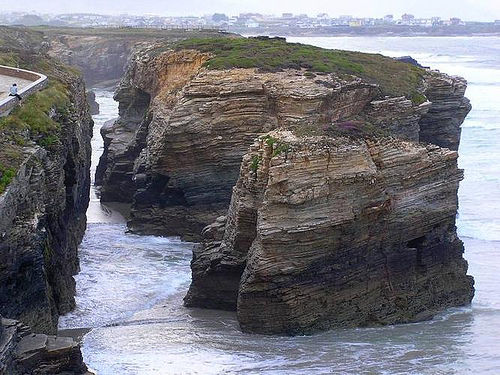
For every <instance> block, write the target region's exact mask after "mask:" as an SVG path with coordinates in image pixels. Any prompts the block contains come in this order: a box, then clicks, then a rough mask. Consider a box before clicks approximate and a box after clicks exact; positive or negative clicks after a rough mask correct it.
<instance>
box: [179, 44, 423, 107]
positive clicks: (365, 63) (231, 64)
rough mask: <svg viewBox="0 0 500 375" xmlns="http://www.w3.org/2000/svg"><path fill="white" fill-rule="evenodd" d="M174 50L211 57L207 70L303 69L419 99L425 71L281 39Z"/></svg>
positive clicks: (378, 57)
mask: <svg viewBox="0 0 500 375" xmlns="http://www.w3.org/2000/svg"><path fill="white" fill-rule="evenodd" d="M175 49H177V50H180V49H195V50H199V51H201V52H208V53H211V54H213V58H211V59H210V60H209V61H207V62H206V63H205V66H206V67H207V68H208V69H218V70H221V69H230V68H258V69H260V70H261V71H271V72H276V71H281V70H283V69H306V70H307V71H309V72H310V73H311V78H313V77H314V75H313V73H318V74H328V73H333V74H336V75H338V76H340V77H344V76H350V75H354V76H357V77H360V78H362V79H363V80H365V81H367V82H369V83H375V84H378V85H379V86H380V88H381V90H382V93H383V94H385V95H390V96H406V97H407V98H409V99H413V100H415V101H418V100H419V95H418V88H419V85H420V84H421V80H422V77H423V75H424V74H425V70H424V69H421V68H418V67H416V66H413V65H411V64H407V63H403V62H400V61H397V60H395V59H392V58H390V57H386V56H382V55H380V54H368V53H361V52H352V51H341V50H330V49H324V48H319V47H314V46H310V45H306V44H300V43H287V42H286V40H285V39H284V38H268V37H255V38H196V39H187V40H183V41H180V42H178V43H177V44H176V45H175Z"/></svg>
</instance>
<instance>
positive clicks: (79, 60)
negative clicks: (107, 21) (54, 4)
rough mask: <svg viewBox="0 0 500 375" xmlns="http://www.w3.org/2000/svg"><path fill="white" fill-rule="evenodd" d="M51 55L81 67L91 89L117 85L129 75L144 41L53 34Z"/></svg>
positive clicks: (50, 36)
mask: <svg viewBox="0 0 500 375" xmlns="http://www.w3.org/2000/svg"><path fill="white" fill-rule="evenodd" d="M48 41H49V43H50V49H49V54H50V55H51V56H53V57H54V58H57V59H59V60H60V61H62V62H64V63H65V64H67V65H71V66H75V67H77V68H78V69H79V70H80V71H81V72H82V74H83V77H84V78H85V82H86V83H87V85H88V86H91V85H93V84H95V83H99V82H104V81H113V80H114V81H117V80H119V79H120V78H121V77H122V76H123V74H124V73H125V67H126V65H127V62H128V59H129V58H130V55H131V54H132V53H133V51H134V50H135V49H138V48H139V47H140V45H141V44H142V43H144V41H141V40H137V39H134V38H113V37H106V36H99V35H64V34H63V35H57V34H49V38H48Z"/></svg>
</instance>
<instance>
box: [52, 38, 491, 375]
mask: <svg viewBox="0 0 500 375" xmlns="http://www.w3.org/2000/svg"><path fill="white" fill-rule="evenodd" d="M288 40H289V41H294V42H301V43H309V44H314V45H318V46H321V47H326V48H341V49H350V50H359V51H365V52H374V53H383V54H386V55H390V56H402V55H411V56H413V57H414V58H416V59H417V60H418V61H419V62H420V63H422V64H423V65H428V66H431V67H432V68H436V69H439V70H441V71H443V72H446V73H449V74H459V75H462V76H464V77H465V78H467V79H468V81H469V87H468V89H467V93H466V95H467V96H468V97H469V98H470V99H471V102H472V105H473V110H472V111H471V113H470V114H469V116H468V118H467V119H466V121H465V123H464V124H463V130H462V142H461V146H460V150H459V153H460V158H459V163H460V167H461V168H464V169H465V179H464V181H463V182H462V183H461V186H460V190H459V202H460V208H459V216H458V220H457V226H458V230H459V234H460V236H461V238H462V239H463V240H464V242H465V246H466V252H465V257H466V258H467V260H468V261H469V265H470V267H469V273H470V274H472V275H474V277H475V280H476V296H475V298H474V301H473V303H472V305H471V306H470V307H465V308H458V309H452V310H449V311H446V312H444V313H443V314H441V315H439V316H437V317H436V318H435V319H433V320H432V321H428V322H422V323H416V324H405V325H397V326H389V327H381V328H362V329H361V328H359V329H341V330H332V331H329V332H325V333H321V334H317V335H313V336H307V337H268V336H260V335H248V334H243V333H241V332H240V331H239V329H238V323H237V321H236V316H235V314H234V313H229V312H221V311H214V310H200V309H186V308H184V307H183V306H182V297H183V296H184V294H185V292H186V291H187V288H188V286H189V281H190V269H189V261H190V259H191V249H192V246H193V245H192V244H189V243H185V242H181V241H179V240H178V239H176V238H161V237H154V236H142V237H141V236H136V235H132V234H128V233H126V232H125V224H124V222H123V218H121V216H120V215H119V214H117V213H116V212H114V211H113V210H111V209H110V208H109V207H106V206H102V205H101V204H100V203H99V202H98V200H97V198H96V195H93V198H92V204H91V209H90V210H89V222H90V224H89V226H88V229H87V232H86V235H85V239H84V241H83V242H82V245H81V246H80V260H81V272H80V273H79V274H78V275H77V276H76V280H77V308H76V310H75V311H74V312H72V313H71V314H69V315H67V316H65V317H63V318H61V321H60V327H61V328H76V327H89V328H92V330H91V331H90V332H89V333H88V334H87V335H86V336H85V338H84V342H83V354H84V359H85V361H86V363H87V364H88V365H89V367H90V368H92V369H93V370H94V371H96V372H97V373H98V374H100V375H115V374H120V375H122V374H123V375H129V374H130V375H131V374H236V373H238V374H239V373H241V374H471V373H474V374H500V339H499V337H500V272H499V271H498V270H499V268H500V166H499V163H498V160H500V37H463V38H462V37H460V38H428V37H417V38H400V37H373V38H368V37H354V38H350V37H349V38H347V37H346V38H288ZM96 94H97V101H98V102H99V103H100V104H101V109H102V112H101V114H100V115H98V116H95V117H94V119H95V121H96V128H95V129H96V130H95V133H94V135H95V137H94V140H93V147H94V151H95V155H94V157H93V161H94V162H95V161H96V160H97V158H98V156H99V155H100V153H101V152H102V140H101V139H100V136H99V133H98V129H99V127H100V126H102V124H103V123H104V122H105V121H107V120H109V119H112V118H114V117H116V116H117V104H116V103H115V102H114V101H113V100H112V93H110V92H106V91H97V92H96ZM94 167H95V164H94ZM94 193H95V192H94Z"/></svg>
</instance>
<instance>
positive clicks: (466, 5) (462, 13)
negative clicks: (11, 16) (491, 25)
mask: <svg viewBox="0 0 500 375" xmlns="http://www.w3.org/2000/svg"><path fill="white" fill-rule="evenodd" d="M0 5H1V7H0V9H1V11H2V12H17V11H19V12H37V13H56V14H63V13H96V14H115V15H116V14H124V13H128V14H135V15H147V14H151V15H152V14H154V15H161V16H187V15H193V16H201V15H204V14H212V13H226V14H229V15H237V14H239V13H245V12H256V13H262V14H278V15H279V14H281V13H285V12H289V13H294V14H302V13H306V14H308V15H309V16H315V15H316V14H318V13H328V14H329V15H330V16H331V17H338V16H340V15H345V14H348V15H353V16H358V17H374V18H378V17H383V16H384V15H386V14H393V15H394V16H395V17H396V18H399V17H400V16H401V15H402V14H404V13H411V14H414V15H415V16H416V17H418V18H430V17H434V16H440V17H442V18H444V19H446V18H450V17H459V18H461V19H463V20H465V21H494V20H497V19H500V1H498V0H477V1H474V0H440V1H435V0H419V1H409V2H401V1H398V0H386V1H384V2H383V3H382V4H380V3H375V2H372V1H369V0H355V1H350V2H346V1H323V0H312V1H307V2H303V1H297V0H290V1H288V2H287V3H286V4H285V5H283V3H278V2H270V1H265V0H249V1H241V0H214V1H211V2H206V1H204V0H188V1H183V2H172V1H163V2H160V1H158V0H142V1H133V0H122V1H119V2H118V1H109V0H104V1H103V0H86V1H81V0H80V1H73V2H68V1H67V0H64V1H63V0H32V1H30V2H29V3H28V2H10V1H6V0H0Z"/></svg>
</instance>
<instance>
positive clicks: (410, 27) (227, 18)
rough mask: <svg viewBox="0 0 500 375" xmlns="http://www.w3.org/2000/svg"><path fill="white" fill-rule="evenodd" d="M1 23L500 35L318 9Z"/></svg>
mask: <svg viewBox="0 0 500 375" xmlns="http://www.w3.org/2000/svg"><path fill="white" fill-rule="evenodd" d="M0 24H2V25H24V26H42V25H47V26H60V27H133V28H159V29H187V30H194V29H217V30H221V31H229V32H239V33H248V34H253V33H268V34H273V33H275V34H278V33H282V32H283V31H286V33H288V34H290V35H301V34H304V35H314V34H319V35H328V34H386V33H387V34H432V35H448V34H449V35H454V34H458V35H460V34H474V33H478V34H497V33H500V20H496V21H494V22H471V21H463V20H461V19H460V18H458V17H452V18H449V19H444V18H441V17H438V16H436V17H431V18H419V17H417V16H414V15H413V14H408V13H405V14H403V15H401V17H399V18H398V17H396V16H394V15H392V14H387V15H385V16H384V17H382V18H372V17H356V16H352V15H340V16H330V15H329V14H327V13H319V14H317V15H316V16H309V15H307V14H293V13H282V14H281V15H265V14H260V13H240V14H239V15H226V14H224V13H214V14H209V15H204V16H178V17H173V16H161V15H131V14H121V15H103V14H89V13H71V14H38V13H33V12H31V13H23V12H11V13H0Z"/></svg>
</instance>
